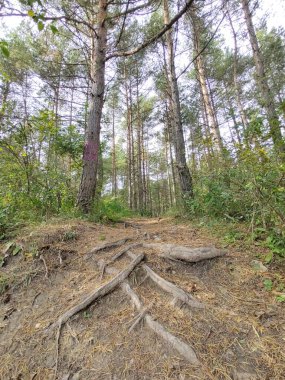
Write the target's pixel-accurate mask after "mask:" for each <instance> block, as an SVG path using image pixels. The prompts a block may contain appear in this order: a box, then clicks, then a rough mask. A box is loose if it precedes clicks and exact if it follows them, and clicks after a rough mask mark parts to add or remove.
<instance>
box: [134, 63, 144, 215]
mask: <svg viewBox="0 0 285 380" xmlns="http://www.w3.org/2000/svg"><path fill="white" fill-rule="evenodd" d="M136 98H137V99H136V102H137V184H138V210H139V212H140V214H141V215H143V213H144V209H143V179H142V160H143V157H142V134H141V133H142V129H143V120H142V115H141V109H140V96H139V71H138V67H136Z"/></svg>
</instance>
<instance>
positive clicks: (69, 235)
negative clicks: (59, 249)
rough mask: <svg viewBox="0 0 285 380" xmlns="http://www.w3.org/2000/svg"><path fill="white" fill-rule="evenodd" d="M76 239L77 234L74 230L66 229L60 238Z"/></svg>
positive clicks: (66, 239) (64, 239)
mask: <svg viewBox="0 0 285 380" xmlns="http://www.w3.org/2000/svg"><path fill="white" fill-rule="evenodd" d="M77 239H78V234H77V232H76V231H66V232H65V233H64V235H63V238H62V240H63V241H72V240H77Z"/></svg>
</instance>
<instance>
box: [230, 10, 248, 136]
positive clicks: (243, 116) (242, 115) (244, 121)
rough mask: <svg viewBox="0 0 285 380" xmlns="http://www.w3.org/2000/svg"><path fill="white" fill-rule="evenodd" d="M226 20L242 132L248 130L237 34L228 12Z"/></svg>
mask: <svg viewBox="0 0 285 380" xmlns="http://www.w3.org/2000/svg"><path fill="white" fill-rule="evenodd" d="M228 20H229V23H230V26H231V29H232V35H233V39H234V65H233V69H234V71H233V78H234V88H235V98H236V102H237V106H238V110H239V114H240V118H241V121H242V125H243V130H244V131H246V130H247V129H248V119H247V115H246V111H245V109H244V107H243V104H242V100H241V99H242V89H241V86H240V84H239V80H238V73H237V68H238V44H237V34H236V31H235V28H234V25H233V22H232V18H231V15H230V12H229V11H228Z"/></svg>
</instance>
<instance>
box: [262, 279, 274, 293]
mask: <svg viewBox="0 0 285 380" xmlns="http://www.w3.org/2000/svg"><path fill="white" fill-rule="evenodd" d="M263 285H264V287H265V289H266V290H267V291H268V292H270V291H271V290H272V289H273V282H272V280H270V279H268V278H266V279H265V280H264V281H263Z"/></svg>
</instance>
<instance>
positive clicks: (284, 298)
mask: <svg viewBox="0 0 285 380" xmlns="http://www.w3.org/2000/svg"><path fill="white" fill-rule="evenodd" d="M276 301H277V302H285V294H281V295H279V296H277V297H276Z"/></svg>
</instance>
